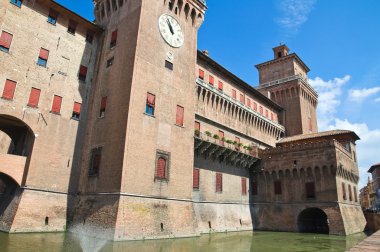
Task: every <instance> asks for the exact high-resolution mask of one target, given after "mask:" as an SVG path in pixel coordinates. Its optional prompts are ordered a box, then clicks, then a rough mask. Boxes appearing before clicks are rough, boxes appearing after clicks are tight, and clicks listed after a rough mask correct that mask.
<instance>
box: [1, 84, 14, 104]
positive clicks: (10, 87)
mask: <svg viewBox="0 0 380 252" xmlns="http://www.w3.org/2000/svg"><path fill="white" fill-rule="evenodd" d="M15 90H16V82H15V81H11V80H6V81H5V86H4V90H3V95H2V97H3V98H4V99H8V100H12V99H13V96H14V94H15Z"/></svg>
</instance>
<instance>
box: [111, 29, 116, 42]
mask: <svg viewBox="0 0 380 252" xmlns="http://www.w3.org/2000/svg"><path fill="white" fill-rule="evenodd" d="M116 41H117V30H115V31H113V32H112V35H111V43H116Z"/></svg>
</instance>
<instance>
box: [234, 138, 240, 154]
mask: <svg viewBox="0 0 380 252" xmlns="http://www.w3.org/2000/svg"><path fill="white" fill-rule="evenodd" d="M235 150H236V151H240V138H239V137H235Z"/></svg>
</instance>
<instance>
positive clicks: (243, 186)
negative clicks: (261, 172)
mask: <svg viewBox="0 0 380 252" xmlns="http://www.w3.org/2000/svg"><path fill="white" fill-rule="evenodd" d="M241 194H243V195H246V194H247V179H246V178H241Z"/></svg>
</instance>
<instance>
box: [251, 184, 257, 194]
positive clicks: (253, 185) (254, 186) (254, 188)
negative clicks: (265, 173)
mask: <svg viewBox="0 0 380 252" xmlns="http://www.w3.org/2000/svg"><path fill="white" fill-rule="evenodd" d="M252 194H253V195H257V183H256V182H252Z"/></svg>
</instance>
